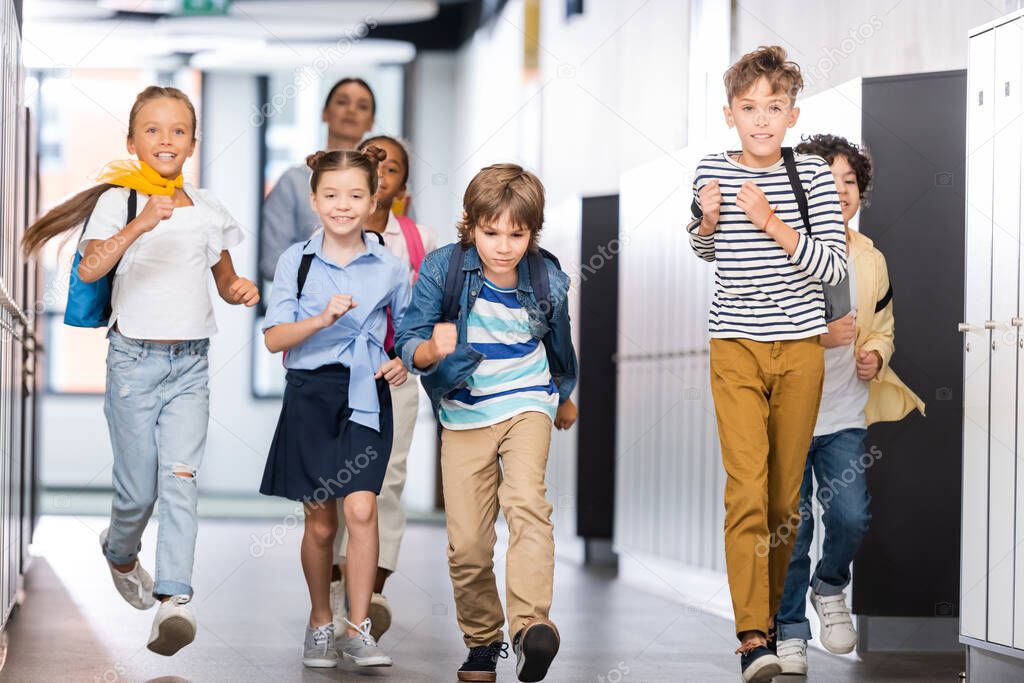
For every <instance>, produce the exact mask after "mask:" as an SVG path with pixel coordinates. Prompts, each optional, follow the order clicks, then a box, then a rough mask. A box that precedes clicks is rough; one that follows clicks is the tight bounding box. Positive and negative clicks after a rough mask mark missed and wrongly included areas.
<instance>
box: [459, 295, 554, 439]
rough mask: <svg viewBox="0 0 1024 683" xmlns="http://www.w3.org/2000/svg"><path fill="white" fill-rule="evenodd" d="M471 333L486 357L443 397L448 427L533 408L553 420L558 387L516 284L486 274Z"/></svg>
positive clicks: (469, 336) (493, 421)
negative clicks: (499, 281) (501, 284)
mask: <svg viewBox="0 0 1024 683" xmlns="http://www.w3.org/2000/svg"><path fill="white" fill-rule="evenodd" d="M466 339H467V341H468V342H469V344H470V345H471V346H472V347H473V348H474V349H476V350H477V351H479V352H480V353H482V354H483V356H484V359H483V360H482V361H481V362H480V365H479V366H477V369H476V371H475V372H474V373H473V374H472V375H471V376H470V378H469V380H468V381H467V385H466V386H465V387H463V388H462V389H455V390H454V391H452V392H450V393H449V394H448V395H447V396H445V397H444V398H443V399H441V415H440V418H441V425H442V426H443V427H444V428H445V429H476V428H478V427H486V426H488V425H492V424H497V423H498V422H502V421H503V420H507V419H509V418H510V417H513V416H515V415H519V414H520V413H526V412H531V411H533V412H538V413H544V414H545V415H547V416H548V417H550V418H551V419H552V421H554V419H555V412H556V410H557V409H558V389H557V387H556V386H555V383H554V381H553V380H552V379H551V371H550V369H549V368H548V357H547V353H546V352H545V350H544V343H543V342H542V341H541V340H540V339H537V338H536V337H534V336H533V335H532V334H531V333H530V319H529V317H528V315H527V311H526V309H525V308H523V307H522V306H521V305H520V303H519V300H518V299H517V298H516V290H515V289H502V288H500V287H497V286H495V285H494V284H492V283H491V282H488V281H487V280H484V284H483V287H481V288H480V296H479V297H477V300H476V301H475V302H474V304H473V309H472V310H471V311H470V312H469V317H468V319H467V321H466Z"/></svg>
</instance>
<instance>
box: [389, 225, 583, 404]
mask: <svg viewBox="0 0 1024 683" xmlns="http://www.w3.org/2000/svg"><path fill="white" fill-rule="evenodd" d="M457 248H459V247H458V245H457V244H448V245H445V246H443V247H441V248H439V249H436V250H435V251H432V252H431V253H429V254H427V256H426V258H425V259H424V260H423V265H422V266H421V267H420V275H419V279H418V280H417V281H416V287H415V288H414V289H413V293H412V302H411V303H410V304H409V308H408V309H407V310H406V314H405V318H403V319H402V323H401V327H400V328H399V329H398V331H397V333H396V335H395V351H396V352H397V353H398V355H399V357H400V358H401V359H402V362H403V363H405V366H406V367H407V368H409V370H410V371H411V372H413V373H414V374H418V375H423V388H424V389H426V391H427V395H428V396H429V397H430V402H431V403H432V404H433V406H434V413H435V414H436V413H437V410H438V407H439V405H440V403H441V399H442V398H444V396H446V395H447V394H448V393H449V392H450V391H452V390H454V389H461V388H463V387H465V386H466V382H467V380H468V379H469V378H470V377H471V376H472V374H473V372H475V371H476V368H477V366H478V365H480V361H481V360H483V357H484V356H483V354H481V353H480V352H479V351H477V350H476V349H474V348H473V347H472V346H471V345H470V344H469V343H467V341H466V319H467V317H468V315H469V311H470V310H472V308H473V304H474V303H475V302H476V298H477V295H478V294H479V293H480V287H481V285H482V283H483V271H482V267H481V264H480V255H479V254H478V253H477V251H476V247H472V246H471V247H470V248H469V250H467V252H466V258H465V261H464V263H463V266H462V269H463V270H465V271H467V272H466V280H465V284H464V285H463V288H462V294H461V296H460V297H459V303H460V308H459V319H458V321H456V327H457V328H458V343H457V344H456V346H455V351H454V352H453V353H452V354H450V355H448V356H446V357H445V358H443V359H442V360H441V361H440V362H438V363H436V364H434V365H433V366H431V367H429V368H427V369H426V370H419V369H417V368H416V366H415V365H414V364H413V355H414V354H415V353H416V349H417V348H419V345H420V344H422V343H423V342H425V341H427V340H428V339H430V337H431V335H432V334H433V333H434V325H435V324H436V323H438V322H441V299H442V298H443V295H444V281H445V276H446V275H447V274H448V262H449V260H450V259H451V255H452V251H453V250H455V249H457ZM544 264H545V265H546V266H547V269H548V280H549V282H550V289H551V306H552V308H553V309H554V310H553V311H552V313H553V314H552V316H551V322H550V324H549V323H548V320H547V318H546V317H545V315H544V312H543V311H541V307H540V305H539V304H538V303H537V300H536V299H535V298H534V296H533V287H532V286H531V285H530V269H529V267H528V266H527V263H526V259H525V258H524V259H523V260H521V261H520V262H519V266H518V270H519V283H518V284H517V285H516V290H517V292H516V296H517V298H518V299H519V303H520V304H522V306H523V307H524V308H525V309H526V310H527V314H528V315H529V316H530V325H531V329H532V331H533V335H534V336H535V337H536V338H538V339H541V340H543V342H544V347H545V349H546V351H547V357H548V366H549V367H550V370H551V378H552V379H553V380H554V382H555V386H557V387H558V402H559V403H560V404H561V403H564V402H565V401H567V400H568V399H569V395H570V394H571V393H572V390H573V389H574V388H575V386H576V351H575V349H573V346H572V333H571V330H570V328H569V297H568V294H569V276H568V275H566V274H565V273H563V272H562V271H561V270H559V269H558V268H556V267H555V264H554V263H552V262H551V261H548V260H547V259H545V261H544Z"/></svg>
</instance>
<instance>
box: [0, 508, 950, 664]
mask: <svg viewBox="0 0 1024 683" xmlns="http://www.w3.org/2000/svg"><path fill="white" fill-rule="evenodd" d="M104 525H105V520H104V519H102V518H98V517H73V516H66V517H44V518H43V519H42V520H41V522H40V526H39V528H38V531H37V533H36V538H35V545H34V551H35V553H36V557H35V559H34V560H33V563H32V566H31V568H30V570H29V572H28V574H27V577H26V585H25V598H24V602H23V604H22V606H21V607H20V608H19V611H18V612H17V613H16V614H15V617H14V619H13V621H12V623H11V625H10V628H9V632H8V636H9V638H8V657H7V663H6V665H5V666H4V668H3V670H2V671H0V681H4V682H6V681H12V682H14V681H17V682H19V683H20V682H32V683H37V682H40V681H47V682H48V681H83V682H85V681H89V682H94V681H101V682H105V683H115V682H121V681H132V682H134V681H160V682H163V683H172V682H173V683H184V682H189V681H192V682H196V683H198V682H204V683H205V682H210V683H221V682H227V681H244V682H245V683H262V682H265V681H273V682H278V681H282V682H284V681H316V682H320V681H331V680H335V681H366V680H371V679H381V680H387V681H393V682H396V683H398V682H402V683H405V682H407V681H408V682H419V681H424V682H429V683H434V682H442V681H444V682H447V681H454V680H455V670H456V669H457V668H458V666H459V664H460V663H461V662H462V659H463V657H464V655H465V652H466V651H465V649H464V648H463V646H462V641H461V639H460V635H459V633H458V630H457V627H456V624H455V617H454V604H453V602H452V595H451V584H450V583H449V582H448V576H447V569H446V561H445V548H446V545H447V544H446V538H445V533H444V529H443V527H440V526H434V525H410V526H409V530H408V534H407V536H406V541H405V545H404V546H403V549H402V556H401V560H400V565H399V571H398V573H397V574H395V576H393V577H392V578H391V580H390V581H389V583H388V587H387V591H386V593H387V595H388V597H389V599H390V601H391V605H392V608H393V609H394V616H395V623H394V626H393V627H392V629H391V631H389V632H388V633H387V634H386V635H385V636H384V638H383V639H382V640H381V645H382V646H383V647H384V648H385V649H386V650H387V651H388V652H389V654H391V656H392V657H393V658H394V660H395V666H394V667H393V668H392V669H390V670H377V671H373V672H360V671H355V670H353V669H352V668H348V667H346V668H339V669H337V670H308V669H304V668H303V666H302V663H301V661H300V656H299V653H300V648H301V643H302V635H303V626H304V623H305V622H306V620H307V617H308V597H307V595H306V593H305V584H304V583H303V581H302V574H301V569H300V566H299V561H298V544H299V541H300V539H301V536H302V530H301V519H296V518H283V519H280V520H277V521H274V520H271V521H246V522H222V521H209V520H203V522H202V524H201V526H200V534H199V545H198V552H197V558H196V573H195V577H194V583H195V585H196V590H197V592H196V598H195V607H196V613H197V616H198V619H199V632H198V635H197V638H196V641H195V642H194V643H193V644H192V645H190V646H189V647H187V648H185V649H184V650H182V651H181V652H180V653H179V654H178V655H176V656H175V657H173V658H164V657H161V656H159V655H155V654H153V653H151V652H149V651H148V650H147V649H146V648H145V643H146V640H147V637H148V634H149V629H150V624H151V620H152V616H153V613H152V612H146V613H142V612H138V611H136V610H134V609H132V608H131V607H129V606H128V605H127V604H125V603H124V602H122V601H121V599H120V598H119V597H118V596H117V594H116V592H115V591H114V588H113V586H112V585H111V582H110V578H109V575H108V573H107V569H106V567H105V566H104V563H103V560H102V558H101V556H100V552H99V546H98V543H97V540H96V539H97V536H98V534H99V532H100V531H101V530H102V529H103V526H104ZM154 532H155V529H154V528H152V526H151V528H150V529H149V530H148V531H147V535H146V537H145V538H144V540H143V554H142V557H143V560H144V563H145V564H146V566H149V567H151V566H152V557H153V555H152V552H153V543H154V541H155V538H156V536H155V533H154ZM503 561H504V555H503V553H502V552H500V551H499V552H497V553H496V558H495V562H496V565H497V566H498V571H499V581H501V580H503V574H504V571H503V568H502V566H501V565H502V564H503ZM652 580H654V578H653V577H652ZM551 616H552V618H553V620H554V621H555V622H556V623H557V624H558V626H559V628H560V630H561V633H562V647H561V652H560V654H559V657H558V659H556V660H555V663H554V665H553V666H552V669H551V671H550V673H549V676H548V678H547V680H548V681H552V682H562V681H565V682H575V681H592V682H609V683H619V682H620V681H622V682H626V683H629V682H635V683H641V682H642V683H662V682H664V683H681V682H690V681H693V682H694V683H712V682H717V681H728V682H732V683H734V682H735V681H738V680H739V666H738V661H737V657H736V656H734V655H732V650H733V649H734V648H735V638H734V636H733V635H732V634H731V632H730V631H731V624H730V623H729V622H727V621H725V620H722V619H720V618H717V617H713V616H709V615H706V614H703V613H701V612H699V611H696V610H694V609H693V608H688V607H686V606H685V605H682V604H678V603H674V602H670V601H667V600H664V599H662V598H659V597H656V596H652V595H649V594H647V593H645V592H642V591H638V590H635V589H633V588H630V587H628V586H626V585H623V584H622V583H621V582H618V581H616V580H615V578H614V577H613V576H612V575H610V574H609V573H607V572H599V571H591V570H584V569H581V568H579V567H577V566H575V565H573V564H571V563H568V562H562V561H559V562H558V563H557V570H556V578H555V605H554V607H553V610H552V615H551ZM963 664H964V662H963V658H962V657H961V656H959V655H939V656H936V655H871V656H869V657H867V658H864V659H861V660H859V661H854V660H853V659H852V658H849V659H847V658H837V657H832V656H830V655H828V654H826V653H823V652H821V651H819V650H813V649H812V651H811V652H810V667H811V674H810V675H809V676H808V677H807V678H806V679H804V678H803V677H792V676H790V677H780V678H777V679H776V681H777V682H780V683H781V682H784V683H789V682H790V681H792V682H793V683H798V682H799V681H803V680H808V681H829V682H832V681H836V682H838V681H851V682H852V681H872V682H883V681H893V682H896V681H900V682H903V681H928V682H929V683H939V682H942V681H948V682H950V683H954V682H955V681H956V680H957V674H958V673H959V672H960V671H962V670H963ZM515 680H516V678H515V667H514V664H513V660H504V661H502V662H501V664H500V669H499V676H498V681H499V682H500V681H506V682H509V683H511V682H512V681H515Z"/></svg>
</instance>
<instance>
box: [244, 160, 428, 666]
mask: <svg viewBox="0 0 1024 683" xmlns="http://www.w3.org/2000/svg"><path fill="white" fill-rule="evenodd" d="M384 156H385V155H384V152H383V151H382V150H381V149H380V148H378V147H369V148H367V149H366V150H364V151H362V152H352V151H346V152H317V153H316V154H312V155H310V156H309V157H308V158H307V159H306V163H307V164H308V165H309V167H310V168H311V169H312V171H313V174H312V178H311V180H310V187H311V190H312V193H311V195H310V201H311V204H312V207H313V210H314V211H315V212H316V213H317V214H318V215H319V216H320V220H321V222H322V225H323V230H322V231H318V232H317V233H315V234H314V235H313V237H312V238H310V239H309V240H308V241H306V242H302V243H298V244H294V245H292V246H291V247H290V248H289V249H287V250H286V251H285V252H284V253H283V254H282V255H281V258H280V259H279V260H278V262H277V270H276V273H275V274H274V286H273V290H272V293H271V296H270V303H269V304H268V307H267V316H266V320H265V322H264V325H263V332H264V342H265V343H266V346H267V348H268V349H269V350H270V351H271V353H276V352H278V351H286V352H287V354H286V356H285V367H286V368H287V369H288V372H287V375H286V379H287V385H286V387H285V393H284V403H283V405H282V406H281V417H280V419H279V420H278V423H277V431H276V432H275V434H274V440H273V443H272V444H271V447H270V455H269V456H268V457H267V466H266V469H265V471H264V473H263V483H262V485H261V486H260V492H261V493H263V494H266V495H271V496H283V497H285V498H289V499H292V500H299V501H302V502H303V504H304V510H305V531H304V534H303V537H302V570H303V573H304V574H305V576H306V583H307V585H308V587H309V596H310V601H311V602H312V609H311V611H310V619H309V624H308V625H307V627H306V639H305V645H304V652H303V664H305V665H306V666H310V667H333V666H336V665H337V663H338V653H337V651H336V650H335V643H334V624H333V623H332V622H333V615H332V614H331V608H330V601H329V597H328V596H329V587H330V581H331V561H332V557H331V555H332V546H333V542H334V536H335V533H336V532H337V529H338V513H337V506H336V504H335V499H338V498H343V499H344V502H343V504H342V507H343V511H344V515H345V524H346V526H347V527H348V530H349V538H350V541H349V552H348V571H347V575H348V576H347V578H348V580H347V582H346V583H347V588H348V602H349V617H350V618H351V619H352V621H348V619H346V623H347V624H348V629H347V630H346V633H345V635H344V637H343V638H342V652H343V654H344V657H345V659H347V660H350V661H352V662H354V663H355V664H356V665H358V666H391V658H390V657H388V656H387V655H386V654H385V653H384V651H383V650H381V649H380V647H379V646H378V645H377V643H376V641H375V640H374V639H373V637H372V636H371V635H370V625H371V624H370V619H369V618H368V617H367V613H368V611H369V606H370V594H371V593H372V591H373V582H374V578H375V575H376V571H377V553H378V541H377V539H378V530H377V494H378V493H380V489H381V485H382V483H383V481H384V474H385V472H386V470H387V465H388V459H389V458H390V456H391V440H392V414H391V394H390V391H389V389H388V385H389V384H391V385H393V386H398V385H400V384H402V383H403V382H405V380H406V369H405V367H404V366H403V365H402V362H401V360H400V359H397V358H395V359H389V358H388V355H387V354H386V353H385V352H384V345H383V344H384V338H385V335H386V333H387V312H386V309H387V308H389V307H390V309H391V312H392V316H393V318H394V320H395V324H396V325H397V324H398V323H399V322H400V321H401V319H402V317H403V316H404V315H405V309H406V307H407V306H408V305H409V298H410V285H409V277H408V272H407V270H406V267H405V266H404V264H402V262H401V261H399V260H398V259H397V258H396V257H395V256H393V255H392V254H391V253H390V252H389V251H388V250H387V249H386V248H385V247H383V246H381V245H380V244H379V242H378V241H377V239H376V237H373V236H370V237H367V235H366V233H365V232H364V226H365V224H366V220H367V218H368V217H369V216H370V213H371V212H372V210H373V207H374V201H373V198H374V194H375V193H376V191H377V165H378V163H379V162H380V161H381V160H382V159H383V158H384ZM357 624H358V625H357Z"/></svg>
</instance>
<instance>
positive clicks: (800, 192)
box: [782, 147, 811, 237]
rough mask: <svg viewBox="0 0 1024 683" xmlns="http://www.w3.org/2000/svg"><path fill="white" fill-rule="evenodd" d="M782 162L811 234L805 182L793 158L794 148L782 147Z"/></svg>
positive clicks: (808, 233) (805, 227) (801, 216)
mask: <svg viewBox="0 0 1024 683" xmlns="http://www.w3.org/2000/svg"><path fill="white" fill-rule="evenodd" d="M782 163H783V164H785V166H786V173H787V174H788V175H789V184H790V186H791V187H792V188H793V196H795V197H796V205H797V207H799V209H800V218H802V219H803V221H804V230H805V231H807V236H808V237H810V235H811V218H810V212H809V211H808V210H807V194H806V193H805V192H804V184H803V182H801V181H800V174H799V173H798V172H797V170H796V159H794V158H793V148H792V147H783V148H782Z"/></svg>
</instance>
